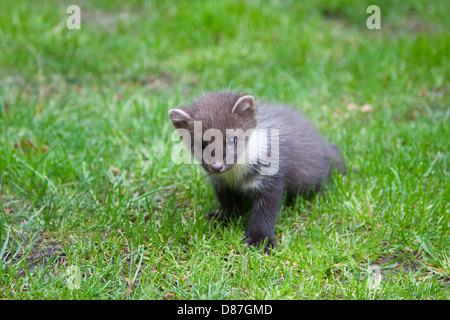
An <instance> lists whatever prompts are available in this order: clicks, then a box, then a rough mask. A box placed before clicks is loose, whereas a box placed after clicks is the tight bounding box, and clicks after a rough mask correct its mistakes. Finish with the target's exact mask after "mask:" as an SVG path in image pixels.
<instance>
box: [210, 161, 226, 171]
mask: <svg viewBox="0 0 450 320" xmlns="http://www.w3.org/2000/svg"><path fill="white" fill-rule="evenodd" d="M211 169H212V170H213V171H215V172H220V171H222V169H223V164H222V163H215V162H214V163H213V165H212V166H211Z"/></svg>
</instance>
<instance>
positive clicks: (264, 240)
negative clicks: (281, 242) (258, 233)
mask: <svg viewBox="0 0 450 320" xmlns="http://www.w3.org/2000/svg"><path fill="white" fill-rule="evenodd" d="M244 241H245V242H246V244H247V245H251V246H254V247H256V248H261V246H264V252H265V253H266V254H270V250H271V249H272V248H273V249H275V248H276V246H277V241H276V240H275V239H274V238H272V237H255V236H254V237H250V236H248V235H247V234H246V235H245V238H244Z"/></svg>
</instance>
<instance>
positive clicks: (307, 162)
mask: <svg viewBox="0 0 450 320" xmlns="http://www.w3.org/2000/svg"><path fill="white" fill-rule="evenodd" d="M169 117H170V120H171V121H172V123H173V125H174V126H175V128H176V129H178V130H177V131H178V133H179V134H180V135H181V136H182V137H183V141H184V143H185V144H186V145H187V146H188V148H190V151H191V152H192V154H193V155H194V158H195V159H197V160H198V161H199V162H200V163H201V165H202V166H203V168H204V169H205V170H206V171H207V173H208V176H209V178H210V180H211V182H212V184H213V186H214V190H215V193H216V195H217V198H218V199H219V202H220V210H219V211H218V212H210V213H208V214H207V216H208V217H215V218H217V219H219V220H227V219H229V218H230V216H231V215H232V213H243V212H244V211H245V210H246V203H247V204H250V216H249V220H248V228H247V231H246V232H245V239H246V241H247V243H248V244H250V245H253V246H256V247H259V246H260V245H262V244H265V248H264V250H265V251H266V252H267V253H269V252H270V247H275V246H276V240H275V238H274V226H275V220H276V217H277V214H278V211H279V209H280V206H281V204H282V201H283V199H284V195H285V194H286V193H287V195H288V196H289V197H295V196H296V195H298V194H301V195H311V193H313V192H316V191H319V190H320V189H321V187H322V186H323V184H324V183H325V182H326V181H327V180H328V179H329V178H330V176H331V175H332V173H333V171H334V170H337V171H338V172H341V173H345V172H346V167H345V164H344V161H343V159H342V156H341V153H340V151H339V149H338V147H337V146H336V145H334V144H328V143H326V142H325V141H324V140H323V138H322V137H321V136H320V135H319V134H318V133H317V132H316V130H315V129H314V127H313V126H312V125H311V123H310V122H309V121H308V120H306V119H305V118H304V117H303V116H302V114H301V113H300V112H299V111H297V110H293V109H291V108H288V107H286V106H283V105H277V104H258V105H257V104H256V102H255V98H254V97H252V96H251V95H242V94H238V93H234V92H227V91H225V92H218V93H209V94H206V95H204V96H202V97H200V98H198V99H196V100H194V102H193V103H192V104H191V105H190V106H188V107H179V108H176V109H172V110H170V111H169ZM266 241H267V242H266Z"/></svg>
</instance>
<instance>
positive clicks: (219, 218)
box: [206, 211, 228, 221]
mask: <svg viewBox="0 0 450 320" xmlns="http://www.w3.org/2000/svg"><path fill="white" fill-rule="evenodd" d="M206 217H207V218H209V219H214V220H217V221H227V220H228V218H227V216H226V215H225V214H223V213H222V212H217V211H211V212H208V213H207V214H206Z"/></svg>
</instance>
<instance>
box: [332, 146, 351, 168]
mask: <svg viewBox="0 0 450 320" xmlns="http://www.w3.org/2000/svg"><path fill="white" fill-rule="evenodd" d="M328 157H329V159H330V163H331V166H330V173H332V172H333V171H334V170H337V171H338V172H339V173H347V167H346V166H345V162H344V159H343V158H342V154H341V151H340V150H339V148H338V147H337V146H336V145H335V144H333V143H330V144H329V145H328Z"/></svg>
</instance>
